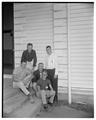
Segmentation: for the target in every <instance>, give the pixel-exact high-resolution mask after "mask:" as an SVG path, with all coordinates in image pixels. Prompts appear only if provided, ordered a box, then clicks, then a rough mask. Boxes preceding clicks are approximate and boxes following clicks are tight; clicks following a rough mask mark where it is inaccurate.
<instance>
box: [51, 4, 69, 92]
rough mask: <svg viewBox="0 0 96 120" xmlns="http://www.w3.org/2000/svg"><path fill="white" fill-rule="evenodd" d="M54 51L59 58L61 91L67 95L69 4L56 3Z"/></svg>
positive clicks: (54, 6)
mask: <svg viewBox="0 0 96 120" xmlns="http://www.w3.org/2000/svg"><path fill="white" fill-rule="evenodd" d="M53 9H54V50H55V53H56V54H57V56H58V68H59V76H58V78H59V81H58V84H59V88H58V89H59V91H60V92H63V93H67V86H68V83H67V81H68V59H67V58H68V45H67V43H68V41H67V35H68V32H67V3H63V4H62V3H54V4H53Z"/></svg>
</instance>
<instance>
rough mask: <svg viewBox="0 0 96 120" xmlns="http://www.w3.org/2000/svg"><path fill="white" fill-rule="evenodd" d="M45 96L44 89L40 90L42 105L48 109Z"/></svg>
mask: <svg viewBox="0 0 96 120" xmlns="http://www.w3.org/2000/svg"><path fill="white" fill-rule="evenodd" d="M46 98H47V97H46V91H45V90H41V99H42V103H43V107H44V109H45V110H47V109H48V105H47V100H46Z"/></svg>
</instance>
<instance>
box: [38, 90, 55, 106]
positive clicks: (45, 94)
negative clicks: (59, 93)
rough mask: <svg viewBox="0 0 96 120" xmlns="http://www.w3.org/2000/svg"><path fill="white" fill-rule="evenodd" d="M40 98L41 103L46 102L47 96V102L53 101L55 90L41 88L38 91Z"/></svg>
mask: <svg viewBox="0 0 96 120" xmlns="http://www.w3.org/2000/svg"><path fill="white" fill-rule="evenodd" d="M40 95H41V99H42V103H43V104H47V98H49V102H50V103H53V100H54V97H55V91H53V90H41V91H40Z"/></svg>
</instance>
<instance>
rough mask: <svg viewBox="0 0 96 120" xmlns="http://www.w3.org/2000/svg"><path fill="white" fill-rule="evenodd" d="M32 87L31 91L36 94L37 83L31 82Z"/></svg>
mask: <svg viewBox="0 0 96 120" xmlns="http://www.w3.org/2000/svg"><path fill="white" fill-rule="evenodd" d="M32 87H33V89H34V90H35V92H37V83H36V82H33V85H32Z"/></svg>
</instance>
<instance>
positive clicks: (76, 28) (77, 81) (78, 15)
mask: <svg viewBox="0 0 96 120" xmlns="http://www.w3.org/2000/svg"><path fill="white" fill-rule="evenodd" d="M93 13H94V12H93V4H92V3H71V4H70V18H69V22H70V26H69V36H70V71H71V74H70V77H71V86H72V94H74V93H77V94H86V95H92V94H93V17H94V15H93Z"/></svg>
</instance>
